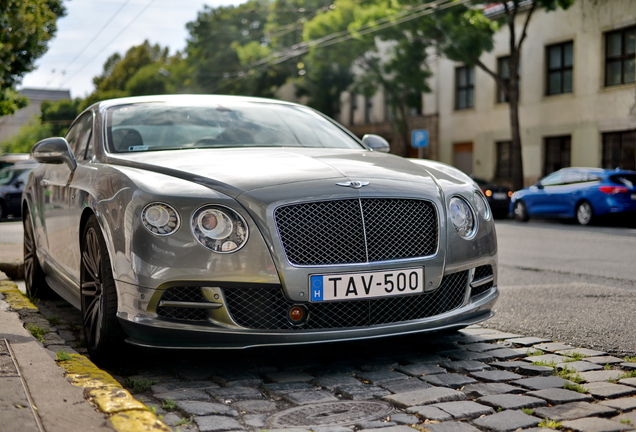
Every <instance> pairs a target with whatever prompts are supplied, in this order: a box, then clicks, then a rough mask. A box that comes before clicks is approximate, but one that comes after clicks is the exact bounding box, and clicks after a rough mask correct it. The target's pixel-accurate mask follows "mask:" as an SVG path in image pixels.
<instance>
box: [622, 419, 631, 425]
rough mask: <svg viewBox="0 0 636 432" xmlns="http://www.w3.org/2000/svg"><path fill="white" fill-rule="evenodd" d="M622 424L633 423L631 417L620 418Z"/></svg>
mask: <svg viewBox="0 0 636 432" xmlns="http://www.w3.org/2000/svg"><path fill="white" fill-rule="evenodd" d="M619 421H620V422H621V423H622V424H632V421H631V420H630V419H620V420H619Z"/></svg>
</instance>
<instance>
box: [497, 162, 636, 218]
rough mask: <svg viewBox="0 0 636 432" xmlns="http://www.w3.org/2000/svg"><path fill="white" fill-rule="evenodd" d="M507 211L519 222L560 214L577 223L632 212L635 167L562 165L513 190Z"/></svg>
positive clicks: (635, 198)
mask: <svg viewBox="0 0 636 432" xmlns="http://www.w3.org/2000/svg"><path fill="white" fill-rule="evenodd" d="M510 211H511V212H512V214H513V215H514V217H515V219H516V220H518V221H521V222H525V221H527V220H528V219H529V218H535V217H537V218H539V217H541V218H564V219H574V220H575V221H576V222H578V223H579V224H581V225H587V224H589V223H590V222H592V220H593V219H594V218H595V217H597V216H602V215H608V214H617V213H624V212H634V214H635V215H636V171H626V170H619V169H616V170H608V169H600V168H563V169H561V170H559V171H555V172H553V173H552V174H550V175H548V176H546V177H544V178H542V179H541V180H539V181H538V182H537V183H536V184H535V185H533V186H530V187H528V188H525V189H521V190H519V191H517V192H515V193H514V194H513V195H512V199H511V201H510Z"/></svg>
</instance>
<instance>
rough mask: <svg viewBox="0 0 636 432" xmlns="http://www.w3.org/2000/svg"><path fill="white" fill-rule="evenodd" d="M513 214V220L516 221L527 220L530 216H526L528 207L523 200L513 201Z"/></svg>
mask: <svg viewBox="0 0 636 432" xmlns="http://www.w3.org/2000/svg"><path fill="white" fill-rule="evenodd" d="M513 214H514V216H515V220H516V221H518V222H528V219H530V216H528V208H527V207H526V204H525V203H524V202H523V201H517V202H515V206H514V209H513Z"/></svg>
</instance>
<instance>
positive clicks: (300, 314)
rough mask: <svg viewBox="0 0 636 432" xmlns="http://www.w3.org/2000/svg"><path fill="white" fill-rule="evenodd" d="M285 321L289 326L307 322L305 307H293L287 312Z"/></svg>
mask: <svg viewBox="0 0 636 432" xmlns="http://www.w3.org/2000/svg"><path fill="white" fill-rule="evenodd" d="M287 319H288V320H289V322H290V324H291V325H295V326H298V325H302V324H304V323H305V322H306V321H307V308H306V307H305V306H299V305H295V306H292V307H290V308H289V310H288V311H287Z"/></svg>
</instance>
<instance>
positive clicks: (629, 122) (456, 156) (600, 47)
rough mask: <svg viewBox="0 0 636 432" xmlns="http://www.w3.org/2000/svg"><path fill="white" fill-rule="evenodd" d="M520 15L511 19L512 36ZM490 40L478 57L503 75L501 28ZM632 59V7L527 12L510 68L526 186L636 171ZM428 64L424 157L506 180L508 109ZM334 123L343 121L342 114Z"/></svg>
mask: <svg viewBox="0 0 636 432" xmlns="http://www.w3.org/2000/svg"><path fill="white" fill-rule="evenodd" d="M525 15H526V14H525V13H520V14H519V16H518V22H517V28H518V29H519V30H520V29H521V27H522V24H523V20H524V19H525ZM494 42H495V44H494V49H493V50H492V52H490V53H486V54H484V55H482V57H481V58H480V60H481V61H482V62H483V63H484V64H485V65H486V66H488V67H489V68H491V70H494V71H497V72H499V73H500V74H502V75H503V76H505V75H506V73H507V71H506V67H507V62H506V57H507V56H508V55H509V46H508V44H509V34H508V28H507V27H502V28H501V30H500V31H499V32H498V33H497V34H496V35H495V40H494ZM635 54H636V2H635V1H634V0H577V1H576V2H575V3H574V4H573V5H572V6H571V7H570V8H569V9H567V10H557V11H553V12H547V11H545V10H543V9H537V10H535V12H534V14H533V16H532V20H531V22H530V26H529V30H528V36H527V39H526V40H525V42H524V45H523V47H522V52H521V59H520V66H519V73H520V103H519V117H520V130H521V140H522V156H523V168H524V176H525V178H524V182H525V184H526V185H529V184H532V183H534V182H536V181H537V180H538V179H539V178H541V177H542V176H544V175H546V174H549V173H550V172H553V171H555V170H557V169H559V168H562V167H566V166H588V167H604V168H616V167H619V166H620V167H621V168H625V169H636V108H635V105H636V85H635ZM429 66H430V69H431V71H432V72H433V76H432V77H431V78H430V80H429V85H430V87H431V88H432V92H431V93H427V94H424V95H423V113H422V117H424V118H427V119H431V118H436V121H431V122H429V124H430V125H431V127H433V126H434V127H437V130H436V131H432V132H433V133H432V134H431V135H432V136H433V137H434V138H435V139H434V140H433V139H432V140H431V143H430V145H431V149H430V150H429V151H428V154H427V156H429V157H430V156H436V157H434V158H435V159H438V160H440V161H442V162H445V163H448V164H451V165H454V166H456V167H458V168H460V169H462V170H463V171H464V172H466V173H467V174H472V175H474V176H475V177H480V178H484V179H488V180H491V179H495V180H497V181H500V182H503V183H506V182H508V181H509V180H510V178H511V166H510V139H511V135H510V118H509V107H508V104H507V102H506V100H505V95H504V94H503V93H502V92H501V91H500V90H499V89H498V87H497V85H496V83H495V80H494V79H493V78H492V77H490V76H489V75H488V74H487V73H486V72H484V71H483V70H481V69H479V68H478V67H473V66H468V65H464V64H460V63H456V62H453V61H450V60H448V59H446V58H441V57H438V58H436V59H433V60H432V61H431V62H430V64H429ZM343 112H344V113H347V112H348V110H347V108H344V109H343ZM340 121H342V122H343V123H344V124H346V125H350V124H351V123H350V122H349V121H348V118H347V117H346V115H345V116H343V118H341V119H340ZM369 126H371V125H369ZM355 127H356V128H360V127H361V126H359V125H355Z"/></svg>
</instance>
